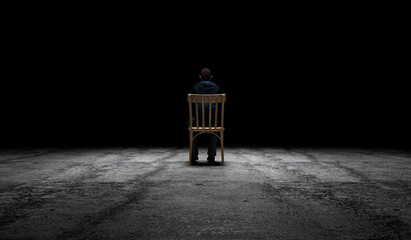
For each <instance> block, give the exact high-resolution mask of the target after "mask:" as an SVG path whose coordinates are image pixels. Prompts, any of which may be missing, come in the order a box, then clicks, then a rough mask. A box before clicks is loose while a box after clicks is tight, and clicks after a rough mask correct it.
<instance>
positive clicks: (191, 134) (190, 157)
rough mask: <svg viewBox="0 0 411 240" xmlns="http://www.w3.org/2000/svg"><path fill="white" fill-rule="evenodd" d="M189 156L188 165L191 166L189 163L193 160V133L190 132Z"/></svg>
mask: <svg viewBox="0 0 411 240" xmlns="http://www.w3.org/2000/svg"><path fill="white" fill-rule="evenodd" d="M189 152H190V155H189V157H188V165H189V166H191V161H192V158H193V131H190V151H189Z"/></svg>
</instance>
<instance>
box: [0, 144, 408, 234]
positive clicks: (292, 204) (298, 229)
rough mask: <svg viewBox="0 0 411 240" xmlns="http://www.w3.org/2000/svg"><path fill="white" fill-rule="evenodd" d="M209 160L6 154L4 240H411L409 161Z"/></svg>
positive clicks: (291, 152)
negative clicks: (212, 163) (213, 162)
mask: <svg viewBox="0 0 411 240" xmlns="http://www.w3.org/2000/svg"><path fill="white" fill-rule="evenodd" d="M200 150H201V149H200ZM205 152H206V150H204V149H203V150H202V151H201V152H200V154H201V153H202V154H203V155H201V156H200V163H199V164H198V165H195V166H188V149H186V148H106V149H91V148H90V149H13V150H2V151H0V207H1V208H0V227H1V228H0V239H315V240H318V239H411V201H410V198H411V154H410V153H407V152H401V151H393V150H391V151H384V150H361V149H315V148H310V149H308V148H306V149H304V148H296V149H292V148H291V149H280V148H240V147H232V148H227V149H226V151H225V161H226V164H225V166H219V165H217V166H210V165H207V164H206V161H205V160H203V159H205V158H206V156H204V153H205ZM217 161H219V155H217Z"/></svg>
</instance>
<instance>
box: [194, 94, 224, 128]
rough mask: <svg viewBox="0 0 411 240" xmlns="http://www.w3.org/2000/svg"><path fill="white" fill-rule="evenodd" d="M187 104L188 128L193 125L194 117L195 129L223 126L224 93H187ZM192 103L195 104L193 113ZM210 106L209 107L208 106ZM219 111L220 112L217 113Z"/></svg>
mask: <svg viewBox="0 0 411 240" xmlns="http://www.w3.org/2000/svg"><path fill="white" fill-rule="evenodd" d="M187 101H188V104H189V118H190V129H192V128H193V127H194V126H193V124H194V123H193V119H195V127H196V129H197V130H205V129H208V130H210V129H213V128H214V129H217V128H218V127H221V129H223V127H224V103H225V101H226V95H225V94H224V93H220V94H192V93H189V94H187ZM193 105H195V107H194V108H195V113H193ZM210 106H211V107H210ZM219 111H220V114H218V113H219Z"/></svg>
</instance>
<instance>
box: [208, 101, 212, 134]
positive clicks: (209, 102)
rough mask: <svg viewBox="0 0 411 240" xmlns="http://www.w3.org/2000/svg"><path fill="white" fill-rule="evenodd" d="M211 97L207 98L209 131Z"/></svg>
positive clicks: (209, 125)
mask: <svg viewBox="0 0 411 240" xmlns="http://www.w3.org/2000/svg"><path fill="white" fill-rule="evenodd" d="M211 104H212V103H211V96H210V97H208V127H209V129H211V108H212V106H211Z"/></svg>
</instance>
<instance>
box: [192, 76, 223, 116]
mask: <svg viewBox="0 0 411 240" xmlns="http://www.w3.org/2000/svg"><path fill="white" fill-rule="evenodd" d="M191 92H192V93H196V94H218V93H220V87H219V86H218V85H217V84H216V83H214V82H211V81H200V82H198V83H196V84H194V86H193V88H192V89H191ZM201 105H202V104H201V103H199V104H198V114H199V118H200V119H201V117H202V106H201ZM208 105H209V104H208V103H205V104H204V114H205V116H204V117H205V118H206V119H207V118H208V117H209V116H208V114H209V107H208ZM211 107H212V109H211V111H212V113H213V116H212V117H211V118H212V119H213V118H214V109H215V103H213V104H212V106H211ZM207 121H208V119H207Z"/></svg>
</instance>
